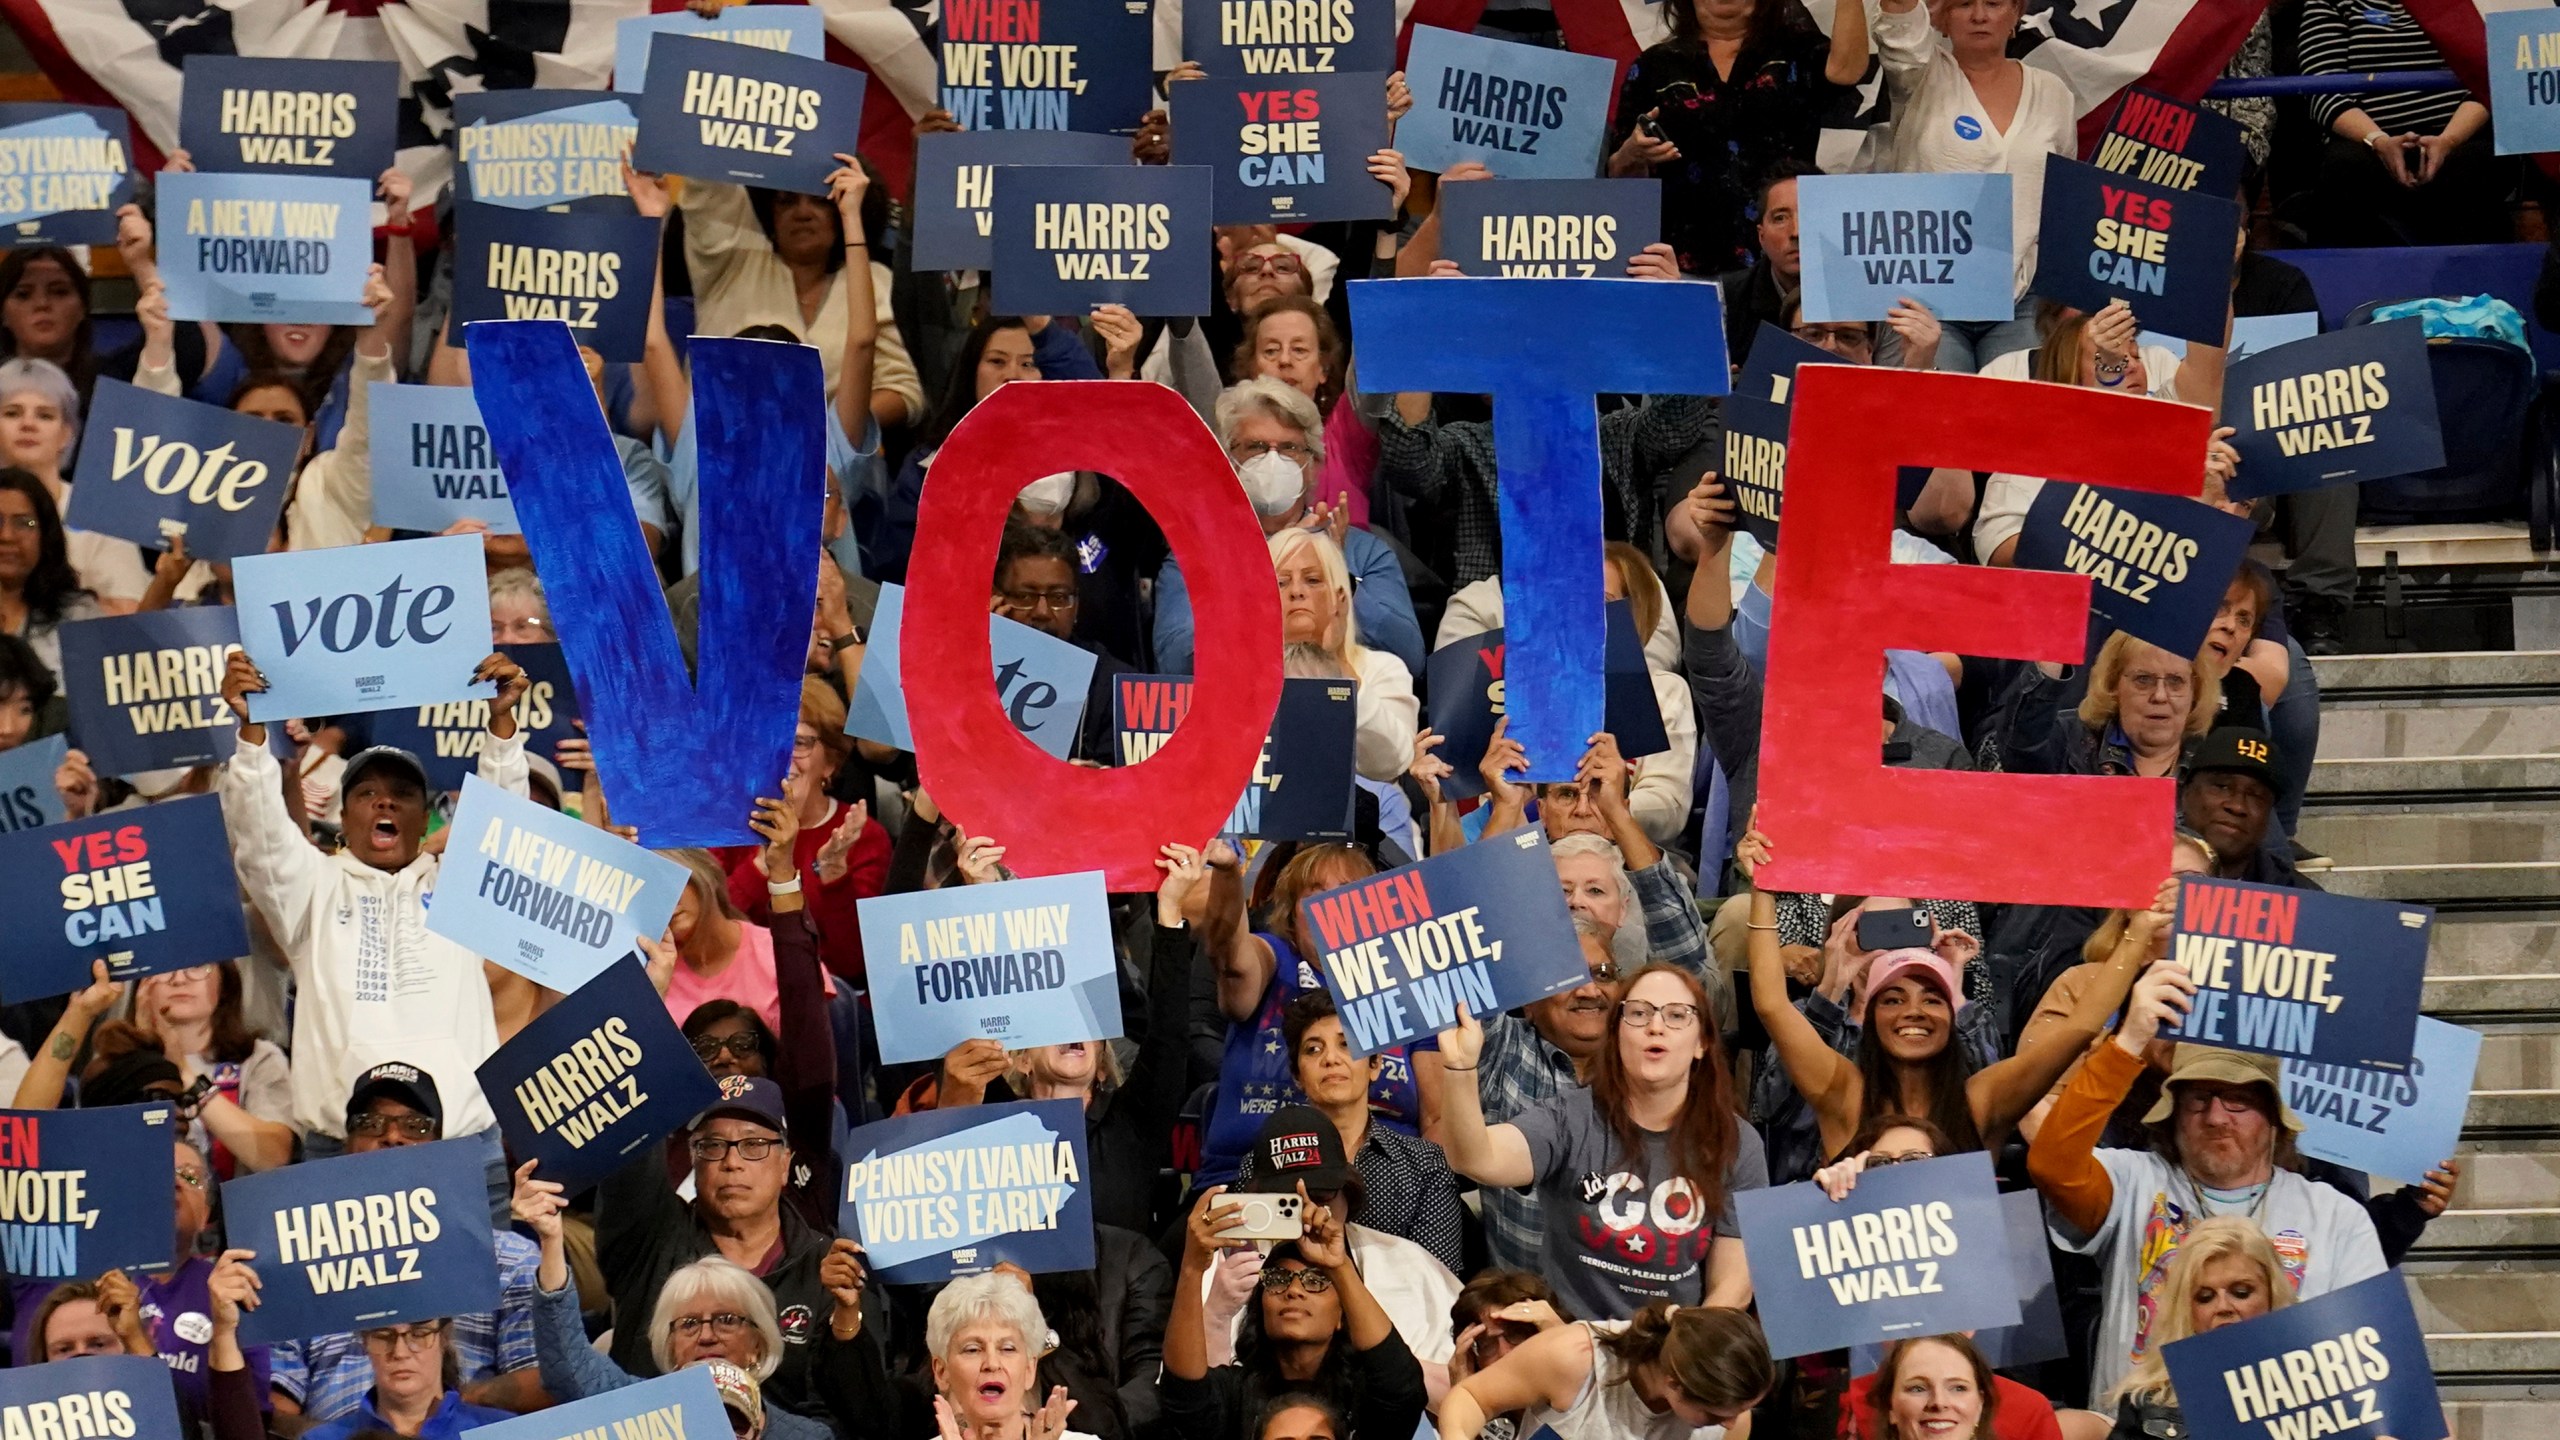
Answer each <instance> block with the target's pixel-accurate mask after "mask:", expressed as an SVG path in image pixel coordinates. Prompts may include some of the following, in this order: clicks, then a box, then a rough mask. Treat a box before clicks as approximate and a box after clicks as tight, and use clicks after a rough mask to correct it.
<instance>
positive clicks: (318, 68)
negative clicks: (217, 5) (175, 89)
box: [178, 54, 400, 181]
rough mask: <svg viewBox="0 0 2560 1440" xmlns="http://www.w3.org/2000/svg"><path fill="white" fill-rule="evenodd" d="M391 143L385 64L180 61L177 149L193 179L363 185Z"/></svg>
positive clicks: (396, 132) (386, 164)
mask: <svg viewBox="0 0 2560 1440" xmlns="http://www.w3.org/2000/svg"><path fill="white" fill-rule="evenodd" d="M399 142H400V67H399V65H398V64H397V63H395V62H393V61H389V60H265V59H251V58H249V57H248V56H245V55H209V54H194V55H189V56H188V57H187V58H186V82H185V84H183V85H182V86H181V87H180V89H179V96H178V143H179V144H181V145H183V146H185V147H186V150H187V155H188V158H190V159H192V160H194V161H195V163H196V168H197V169H198V170H202V171H206V172H209V173H214V174H221V173H226V172H230V173H247V174H264V175H335V176H338V177H340V178H342V179H351V180H364V181H371V180H374V179H376V178H378V177H379V176H380V175H381V174H382V172H383V171H385V170H388V169H390V168H391V162H392V160H393V159H394V158H395V157H396V156H397V154H398V153H399Z"/></svg>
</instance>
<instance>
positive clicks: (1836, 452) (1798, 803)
mask: <svg viewBox="0 0 2560 1440" xmlns="http://www.w3.org/2000/svg"><path fill="white" fill-rule="evenodd" d="M1794 410H1795V422H1794V426H1793V428H1792V430H1791V432H1790V434H1789V437H1788V449H1787V473H1788V484H1787V499H1786V507H1787V508H1786V519H1785V530H1784V532H1783V538H1784V539H1785V541H1786V544H1785V545H1784V547H1783V548H1781V549H1780V551H1779V552H1778V576H1777V593H1776V596H1775V604H1774V605H1773V606H1772V610H1771V614H1772V626H1771V630H1770V635H1769V661H1768V692H1767V701H1766V704H1765V707H1764V714H1763V718H1762V722H1761V742H1760V746H1761V757H1760V777H1761V781H1760V806H1761V812H1762V814H1761V828H1762V829H1764V830H1766V831H1767V832H1768V834H1769V837H1770V840H1771V841H1772V842H1773V844H1774V846H1775V848H1776V851H1777V858H1776V860H1775V861H1774V862H1773V863H1772V864H1770V865H1769V866H1768V867H1767V868H1766V869H1765V870H1764V871H1763V872H1762V873H1761V877H1760V878H1761V881H1762V883H1763V884H1764V885H1765V886H1766V887H1767V888H1770V889H1773V890H1793V891H1812V892H1837V891H1846V892H1848V893H1850V894H1858V895H1910V896H1923V897H1931V898H1942V899H1965V900H1990V901H2000V902H2007V903H2021V904H2034V905H2101V906H2147V905H2149V904H2150V903H2151V898H2152V895H2153V893H2154V892H2155V891H2156V890H2157V889H2158V888H2159V884H2160V877H2161V876H2162V875H2163V874H2165V873H2167V866H2168V858H2169V837H2170V822H2171V818H2172V817H2173V815H2174V814H2175V812H2176V806H2175V802H2174V800H2173V798H2172V795H2171V787H2172V784H2173V782H2171V781H2168V780H2134V779H2122V778H2101V777H2098V776H2025V775H1984V774H1968V773H1964V772H1959V771H1944V770H1896V769H1888V768H1886V767H1885V765H1884V762H1883V757H1882V754H1881V747H1880V746H1879V744H1878V741H1877V728H1876V725H1877V717H1876V697H1877V696H1878V695H1880V694H1882V693H1883V689H1884V652H1885V651H1886V650H1889V649H1892V650H1950V651H1954V652H1957V653H1959V654H1965V655H1988V656H1998V657H2002V658H2007V659H2016V660H2055V661H2063V662H2077V661H2079V660H2080V659H2082V658H2083V656H2082V651H2083V649H2084V648H2085V646H2086V635H2087V626H2088V622H2089V581H2088V580H2087V579H2086V578H2085V577H2083V576H2078V575H2059V574H2052V573H2049V572H2040V571H2033V570H2012V571H2000V570H1991V569H1980V568H1974V567H1970V566H1966V567H1958V566H1952V565H1895V564H1893V563H1891V561H1890V558H1889V557H1890V555H1891V545H1892V541H1891V538H1890V537H1891V532H1892V529H1893V493H1894V469H1895V467H1896V466H1897V465H1945V466H1952V467H1955V468H1957V469H1963V470H1979V471H2004V472H2007V473H2009V474H2014V475H2042V476H2047V477H2049V478H2052V479H2055V480H2073V481H2079V482H2082V483H2085V484H2091V485H2111V486H2114V487H2116V488H2118V489H2124V490H2151V491H2157V492H2159V493H2162V494H2171V495H2194V494H2196V493H2197V492H2198V490H2199V489H2200V488H2201V486H2202V484H2203V474H2204V454H2205V445H2206V441H2207V439H2208V438H2209V437H2210V435H2211V434H2212V425H2213V418H2212V416H2211V415H2210V414H2208V413H2207V412H2206V411H2204V410H2202V409H2199V408H2197V407H2194V406H2190V405H2177V404H2171V403H2168V402H2165V401H2157V400H2146V399H2142V398H2140V397H2137V396H2127V395H2112V394H2108V393H2105V392H2103V391H2098V390H2086V389H2079V388H2076V387H2066V386H2061V385H2041V384H2032V383H2028V382H2025V381H2016V380H1986V379H1982V378H1980V377H1978V376H1972V375H1939V374H1929V373H1916V372H1912V371H1906V370H1877V369H1853V368H1850V367H1847V366H1839V365H1808V366H1805V367H1804V368H1803V369H1801V370H1799V371H1798V372H1796V391H1795V398H1794Z"/></svg>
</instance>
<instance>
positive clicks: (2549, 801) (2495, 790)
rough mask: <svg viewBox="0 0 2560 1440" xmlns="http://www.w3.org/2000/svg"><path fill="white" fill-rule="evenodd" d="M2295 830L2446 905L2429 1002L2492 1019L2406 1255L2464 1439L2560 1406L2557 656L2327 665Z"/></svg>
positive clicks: (2471, 1021) (2348, 864) (2540, 1419)
mask: <svg viewBox="0 0 2560 1440" xmlns="http://www.w3.org/2000/svg"><path fill="white" fill-rule="evenodd" d="M2315 664H2316V666H2317V670H2318V675H2319V679H2320V686H2321V692H2322V704H2323V711H2324V714H2323V726H2322V733H2321V740H2320V759H2319V762H2318V764H2317V766H2316V767H2315V770H2314V773H2313V776H2312V780H2311V794H2310V800H2309V804H2308V805H2307V806H2306V808H2305V810H2304V815H2303V825H2302V838H2303V841H2304V843H2306V844H2308V845H2310V846H2311V847H2312V848H2313V849H2316V850H2319V851H2321V852H2323V853H2325V854H2327V855H2329V856H2331V857H2332V858H2333V859H2335V861H2336V862H2337V866H2336V868H2335V869H2333V870H2331V871H2329V872H2327V873H2326V874H2324V875H2319V876H2317V878H2318V879H2319V880H2320V881H2321V883H2322V884H2324V885H2326V886H2327V887H2328V888H2329V889H2331V890H2333V891H2337V892H2339V893H2343V894H2350V895H2363V896H2371V897H2375V898H2387V899H2394V900H2413V901H2420V902H2423V903H2426V904H2430V905H2433V906H2435V907H2437V910H2438V917H2437V926H2436V938H2435V946H2434V949H2433V952H2432V954H2431V955H2430V956H2429V960H2428V969H2427V986H2426V999H2425V1006H2426V1010H2427V1013H2429V1014H2431V1015H2434V1016H2437V1017H2438V1018H2440V1019H2445V1020H2451V1021H2454V1022H2456V1023H2460V1024H2465V1025H2469V1026H2471V1027H2473V1028H2474V1029H2477V1030H2479V1031H2481V1032H2482V1034H2483V1036H2484V1043H2483V1044H2482V1047H2481V1055H2480V1070H2479V1074H2478V1076H2477V1077H2476V1079H2475V1080H2474V1090H2473V1095H2472V1101H2471V1111H2470V1115H2469V1118H2468V1120H2467V1122H2466V1126H2465V1129H2464V1134H2463V1143H2462V1153H2463V1155H2464V1169H2465V1173H2464V1175H2463V1180H2462V1185H2461V1188H2460V1189H2459V1191H2458V1192H2457V1193H2456V1196H2455V1200H2454V1208H2453V1209H2452V1210H2451V1211H2449V1212H2448V1213H2447V1214H2446V1215H2445V1216H2444V1217H2443V1218H2442V1219H2440V1220H2438V1221H2436V1222H2435V1224H2434V1225H2432V1226H2430V1227H2429V1228H2428V1231H2427V1235H2426V1238H2425V1239H2424V1240H2422V1241H2421V1242H2420V1244H2419V1247H2418V1248H2417V1249H2416V1250H2415V1251H2413V1252H2412V1253H2411V1254H2410V1256H2409V1258H2408V1260H2407V1262H2406V1264H2405V1266H2404V1270H2405V1272H2406V1274H2407V1275H2408V1277H2409V1282H2410V1288H2411V1291H2412V1293H2413V1295H2414V1296H2415V1298H2416V1301H2417V1306H2418V1314H2419V1318H2420V1320H2421V1322H2422V1323H2424V1324H2425V1326H2426V1328H2427V1332H2428V1349H2429V1352H2430V1354H2431V1356H2432V1358H2433V1360H2434V1363H2435V1367H2436V1373H2437V1380H2438V1383H2439V1384H2440V1386H2441V1387H2442V1389H2443V1392H2444V1397H2445V1400H2446V1401H2447V1409H2448V1418H2449V1419H2451V1420H2452V1422H2453V1425H2454V1435H2455V1437H2456V1440H2527V1437H2528V1434H2529V1433H2530V1435H2531V1440H2547V1437H2548V1432H2549V1431H2550V1430H2551V1428H2552V1421H2553V1419H2554V1418H2555V1416H2560V1411H2556V1410H2555V1409H2554V1406H2555V1405H2556V1404H2560V652H2542V653H2512V652H2501V653H2480V654H2461V655H2445V654H2421V655H2350V656H2339V657H2335V658H2329V659H2322V660H2319V661H2317V662H2315Z"/></svg>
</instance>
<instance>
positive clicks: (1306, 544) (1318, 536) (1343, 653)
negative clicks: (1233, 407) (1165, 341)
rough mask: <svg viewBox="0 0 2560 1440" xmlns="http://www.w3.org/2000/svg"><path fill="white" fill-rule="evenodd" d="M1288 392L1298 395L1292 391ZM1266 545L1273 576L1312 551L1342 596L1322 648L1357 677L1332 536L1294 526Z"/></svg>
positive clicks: (1356, 652)
mask: <svg viewBox="0 0 2560 1440" xmlns="http://www.w3.org/2000/svg"><path fill="white" fill-rule="evenodd" d="M1275 383H1276V382H1275ZM1283 388H1285V387H1283ZM1289 393H1290V394H1292V395H1297V394H1298V392H1297V391H1295V390H1291V391H1289ZM1298 398H1299V399H1300V400H1301V401H1303V400H1304V399H1305V398H1306V397H1305V396H1303V395H1299V396H1298ZM1269 543H1270V546H1271V571H1272V574H1273V575H1275V576H1277V575H1278V574H1279V572H1280V567H1281V566H1283V565H1286V564H1288V563H1289V561H1290V560H1291V559H1293V558H1294V557H1295V556H1296V555H1297V553H1298V552H1299V551H1300V550H1313V551H1314V552H1315V554H1316V564H1317V566H1318V567H1319V568H1320V569H1322V570H1323V571H1324V583H1325V584H1326V585H1327V586H1328V587H1330V588H1331V589H1332V590H1333V592H1334V593H1335V594H1337V595H1339V596H1341V597H1342V602H1341V604H1340V605H1339V606H1338V607H1337V608H1336V610H1335V612H1334V616H1335V618H1334V623H1335V624H1336V625H1338V626H1340V627H1341V631H1342V633H1341V636H1340V637H1339V638H1338V639H1337V638H1334V637H1330V636H1329V637H1327V638H1326V640H1325V642H1324V648H1326V649H1327V650H1330V651H1332V652H1333V653H1334V655H1335V656H1336V657H1337V658H1339V659H1340V660H1341V661H1342V663H1343V664H1344V665H1346V666H1349V667H1350V668H1351V671H1352V673H1354V674H1355V675H1356V674H1358V673H1359V669H1360V656H1361V653H1362V651H1361V646H1360V627H1359V624H1358V623H1357V622H1356V621H1354V620H1353V619H1352V618H1351V567H1350V566H1348V565H1346V564H1344V563H1343V561H1342V550H1341V548H1340V547H1338V546H1336V545H1335V544H1334V543H1333V537H1331V536H1329V535H1326V534H1324V533H1323V532H1322V531H1318V530H1307V529H1302V528H1300V527H1299V526H1296V525H1291V526H1287V527H1285V528H1284V529H1282V530H1281V531H1280V533H1279V534H1277V535H1274V536H1272V537H1271V539H1270V542H1269Z"/></svg>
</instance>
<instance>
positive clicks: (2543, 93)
mask: <svg viewBox="0 0 2560 1440" xmlns="http://www.w3.org/2000/svg"><path fill="white" fill-rule="evenodd" d="M2480 19H2481V22H2482V23H2483V24H2484V25H2485V26H2487V28H2488V44H2487V47H2486V51H2487V55H2486V58H2487V61H2488V66H2489V124H2490V126H2491V127H2492V129H2494V130H2495V131H2496V138H2497V151H2498V153H2499V154H2501V155H2538V154H2541V153H2543V152H2545V151H2550V150H2560V13H2555V12H2554V11H2552V10H2550V9H2549V8H2546V7H2536V8H2532V9H2522V8H2519V9H2512V10H2499V11H2494V12H2491V13H2488V14H2484V15H2482V16H2481V17H2480Z"/></svg>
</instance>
